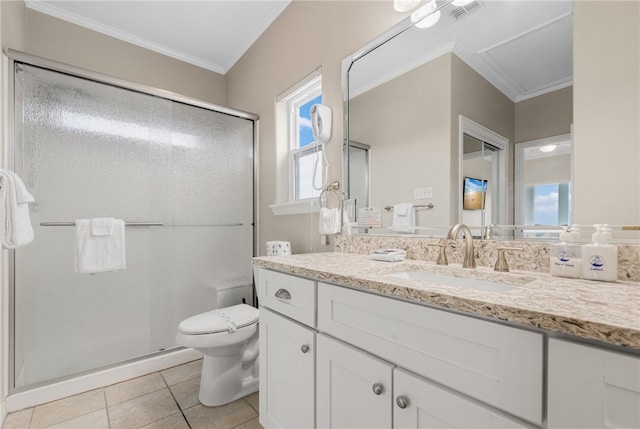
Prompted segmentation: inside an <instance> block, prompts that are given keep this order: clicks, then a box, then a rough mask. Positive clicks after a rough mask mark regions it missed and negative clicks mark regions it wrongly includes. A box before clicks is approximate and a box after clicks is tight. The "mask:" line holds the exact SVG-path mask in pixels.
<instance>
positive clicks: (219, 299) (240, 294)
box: [216, 285, 253, 308]
mask: <svg viewBox="0 0 640 429" xmlns="http://www.w3.org/2000/svg"><path fill="white" fill-rule="evenodd" d="M243 299H244V300H245V301H244V302H245V304H249V305H253V285H239V286H227V287H224V286H223V287H218V288H217V289H216V308H224V307H231V306H232V305H236V304H242V300H243Z"/></svg>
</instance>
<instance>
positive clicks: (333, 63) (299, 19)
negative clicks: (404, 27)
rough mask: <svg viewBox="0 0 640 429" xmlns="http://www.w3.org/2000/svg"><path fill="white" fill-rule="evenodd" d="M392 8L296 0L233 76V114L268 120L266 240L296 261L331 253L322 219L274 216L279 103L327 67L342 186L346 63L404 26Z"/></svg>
mask: <svg viewBox="0 0 640 429" xmlns="http://www.w3.org/2000/svg"><path fill="white" fill-rule="evenodd" d="M403 17H404V15H401V14H398V13H396V12H394V11H393V7H392V3H391V2H390V1H299V0H294V1H293V2H292V3H291V4H290V5H289V7H287V9H286V10H285V11H284V12H283V13H282V14H281V15H280V16H279V17H278V19H277V20H276V21H275V22H274V23H273V24H272V25H271V27H269V28H268V29H267V31H266V32H265V33H264V34H263V35H262V36H261V37H260V38H259V39H258V40H257V41H256V43H255V44H254V45H253V46H252V47H251V49H249V51H248V52H247V53H246V54H245V55H244V56H243V57H242V58H241V59H240V61H238V62H237V63H236V65H235V66H234V67H233V68H232V69H231V70H230V71H229V73H227V103H228V104H229V106H230V107H234V108H237V109H241V110H247V111H250V112H254V113H257V114H258V115H259V116H260V134H259V135H260V148H259V150H260V158H259V160H260V176H259V178H260V203H259V210H260V221H259V225H260V231H259V232H260V237H259V250H260V253H261V254H264V253H265V249H264V246H265V244H264V243H265V242H266V241H268V240H274V239H281V240H288V241H291V243H292V247H293V251H294V252H295V253H304V252H311V251H321V250H331V249H332V246H320V236H319V234H318V233H317V230H318V226H317V215H295V216H274V215H273V214H272V212H271V209H270V208H269V205H270V204H273V203H275V202H276V194H277V192H276V189H277V184H276V178H277V177H278V171H277V168H278V167H277V162H276V161H277V159H276V151H277V149H276V137H275V136H276V132H275V114H274V112H275V97H276V96H277V95H278V94H280V93H282V92H283V91H285V90H286V89H287V88H289V87H291V86H292V85H293V84H294V83H296V82H297V81H298V80H300V79H302V78H303V77H305V76H306V75H308V74H309V73H311V72H312V71H313V70H315V69H316V68H318V67H320V66H322V86H323V97H324V103H325V104H328V105H329V106H331V107H332V108H333V124H334V125H333V134H332V137H331V140H330V142H329V143H328V146H327V153H328V157H329V163H330V169H329V178H330V179H331V180H340V182H342V135H343V130H342V120H343V119H342V115H343V109H342V81H341V61H342V59H343V58H345V57H347V56H348V55H349V54H351V53H353V52H355V51H356V49H359V48H360V47H362V46H364V45H365V44H366V43H368V42H369V41H370V40H372V39H373V38H374V37H376V36H377V35H379V34H380V33H382V32H383V31H384V30H386V29H388V28H390V27H391V26H392V25H394V24H396V23H397V22H399V21H400V20H401V19H402V18H403Z"/></svg>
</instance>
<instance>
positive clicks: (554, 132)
mask: <svg viewBox="0 0 640 429" xmlns="http://www.w3.org/2000/svg"><path fill="white" fill-rule="evenodd" d="M572 123H573V87H572V86H570V87H567V88H563V89H559V90H557V91H553V92H550V93H548V94H543V95H540V96H538V97H535V98H531V99H529V100H524V101H520V102H519V103H516V106H515V130H514V131H515V142H516V143H522V142H527V141H531V140H538V139H543V138H545V137H553V136H558V135H561V134H569V133H570V132H571V124H572Z"/></svg>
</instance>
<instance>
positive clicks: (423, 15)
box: [411, 0, 440, 28]
mask: <svg viewBox="0 0 640 429" xmlns="http://www.w3.org/2000/svg"><path fill="white" fill-rule="evenodd" d="M437 7H438V6H437V5H436V0H431V1H430V2H429V3H427V4H425V5H424V6H422V7H421V8H420V9H418V10H416V11H415V12H413V13H412V14H411V22H415V26H416V27H418V28H429V27H432V26H433V25H435V24H436V22H438V21H439V20H440V11H439V10H436V9H437ZM434 11H435V12H434Z"/></svg>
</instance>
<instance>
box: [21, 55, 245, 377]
mask: <svg viewBox="0 0 640 429" xmlns="http://www.w3.org/2000/svg"><path fill="white" fill-rule="evenodd" d="M16 67H17V70H16V72H15V93H16V100H15V119H16V124H15V130H16V138H15V170H16V172H17V173H18V174H19V175H20V176H21V177H22V178H23V179H24V181H25V183H26V185H27V187H28V188H29V190H30V191H31V193H32V194H33V195H34V197H35V199H36V204H35V205H33V206H32V208H31V215H32V218H31V220H32V224H33V225H34V232H35V240H34V242H33V243H31V244H30V245H28V246H26V247H23V248H20V249H17V250H16V251H15V257H14V271H13V272H14V286H13V297H12V299H13V302H14V306H15V310H14V349H13V356H14V365H13V366H14V377H15V383H14V385H15V387H21V386H28V385H33V384H35V383H41V382H47V381H51V380H54V379H57V378H61V377H67V376H70V375H73V374H78V373H81V372H85V371H91V370H93V369H96V368H99V367H103V366H106V365H111V364H115V363H118V362H122V361H125V360H129V359H132V358H136V357H140V356H145V355H148V354H150V353H154V352H158V351H160V350H165V349H170V348H173V347H175V333H176V328H177V324H178V323H179V322H180V320H182V319H184V318H185V317H188V316H190V315H193V314H196V313H198V312H202V311H205V310H210V309H213V308H215V307H216V301H215V297H216V294H215V291H216V289H217V288H221V287H229V286H237V285H247V284H251V256H252V255H253V160H252V158H253V151H252V148H253V121H251V120H246V119H242V118H238V117H235V116H231V115H227V114H223V113H219V112H215V111H212V110H208V109H203V108H199V107H195V106H192V105H187V104H182V103H177V102H175V101H171V100H167V99H164V98H160V97H156V96H152V95H149V94H144V93H140V92H135V91H131V90H127V89H123V88H120V87H116V86H113V85H108V84H104V83H99V82H95V81H92V80H87V79H82V78H78V77H73V76H69V75H66V74H62V73H58V72H54V71H50V70H46V69H41V68H38V67H33V66H30V65H26V64H16ZM91 217H115V218H121V219H124V220H125V221H127V222H130V223H139V222H151V223H154V224H156V225H161V226H127V227H126V228H125V236H126V238H125V241H126V257H127V268H126V270H123V271H118V272H108V273H100V274H95V275H87V274H77V273H75V272H74V240H75V235H74V231H75V229H74V228H73V227H65V226H41V225H40V224H41V223H45V225H46V224H47V223H51V222H73V221H75V219H80V218H91ZM248 298H249V299H250V298H251V297H248Z"/></svg>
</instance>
